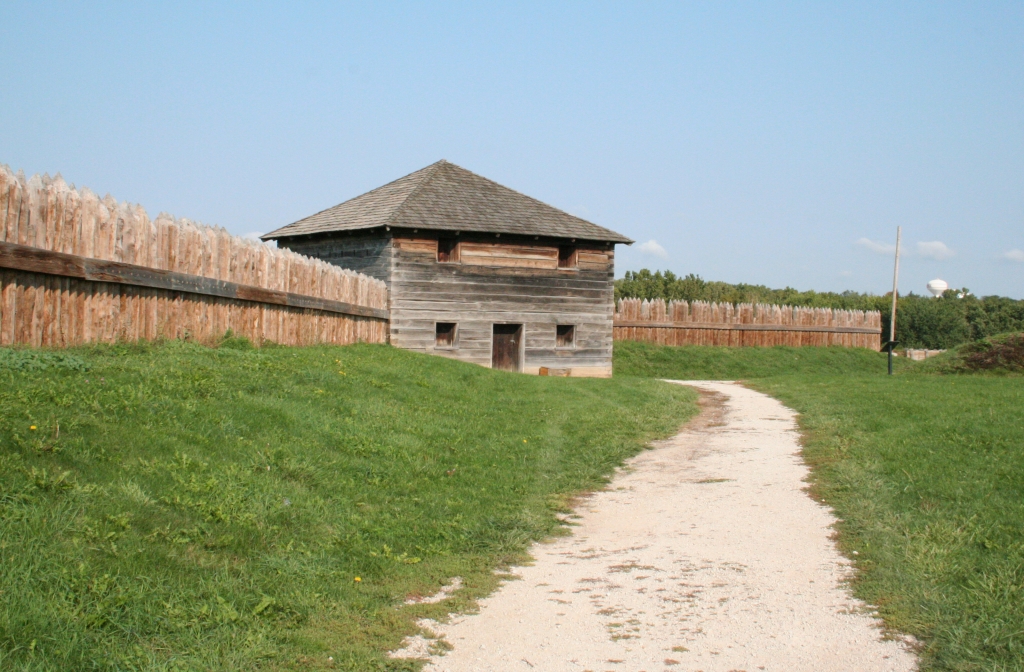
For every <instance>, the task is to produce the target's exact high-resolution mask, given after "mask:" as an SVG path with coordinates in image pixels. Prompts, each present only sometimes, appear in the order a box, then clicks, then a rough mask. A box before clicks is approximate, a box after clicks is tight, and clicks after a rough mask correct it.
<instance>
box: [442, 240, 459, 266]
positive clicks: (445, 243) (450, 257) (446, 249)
mask: <svg viewBox="0 0 1024 672" xmlns="http://www.w3.org/2000/svg"><path fill="white" fill-rule="evenodd" d="M437 260H438V261H439V262H441V263H444V264H451V263H457V262H458V261H459V241H458V240H456V239H455V238H439V239H438V241H437Z"/></svg>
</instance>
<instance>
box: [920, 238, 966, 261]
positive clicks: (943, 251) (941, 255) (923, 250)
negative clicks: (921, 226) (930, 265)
mask: <svg viewBox="0 0 1024 672" xmlns="http://www.w3.org/2000/svg"><path fill="white" fill-rule="evenodd" d="M917 253H918V254H919V255H920V256H922V257H926V258H928V259H934V260H935V261H942V260H943V259H949V258H950V257H952V256H953V255H954V254H956V253H955V252H953V250H951V249H949V247H948V246H947V245H946V244H945V243H943V242H942V241H939V240H933V241H931V242H921V243H918V244H917Z"/></svg>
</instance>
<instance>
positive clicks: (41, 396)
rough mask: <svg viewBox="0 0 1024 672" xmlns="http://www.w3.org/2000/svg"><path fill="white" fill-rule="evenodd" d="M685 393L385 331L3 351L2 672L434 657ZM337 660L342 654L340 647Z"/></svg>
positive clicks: (370, 663)
mask: <svg viewBox="0 0 1024 672" xmlns="http://www.w3.org/2000/svg"><path fill="white" fill-rule="evenodd" d="M694 398H695V395H694V394H693V393H692V392H690V391H688V390H686V389H683V388H678V387H675V386H668V385H664V384H660V383H657V382H655V381H651V380H643V379H639V378H617V379H612V380H574V379H558V378H539V377H534V376H520V375H515V374H507V373H502V372H496V371H490V370H487V369H483V368H480V367H476V366H471V365H466V364H462V363H459V362H453V361H450V360H445V359H442V358H434V357H426V356H421V355H415V354H412V353H408V352H404V351H401V350H396V349H392V348H389V347H384V346H352V347H346V348H331V347H314V348H295V349H292V348H264V349H262V350H259V351H257V350H253V349H251V348H250V347H247V343H245V342H239V341H229V342H226V343H225V344H224V345H223V346H222V347H220V348H219V349H209V348H204V347H200V346H196V345H190V344H187V343H165V344H159V345H150V346H116V347H97V348H92V349H78V350H72V351H68V352H62V353H56V352H38V351H29V350H2V349H0V411H2V412H0V669H4V670H67V669H119V670H126V669H140V670H141V669H145V670H186V669H187V670H218V669H220V670H235V669H257V668H259V669H322V668H327V669H350V670H373V669H392V670H398V669H413V667H414V666H413V665H411V664H409V663H407V662H400V661H389V660H387V659H386V658H385V657H384V656H383V652H384V651H386V650H387V649H388V648H389V647H393V646H395V645H396V644H398V642H399V641H400V639H401V637H402V636H403V635H404V634H408V633H410V632H412V631H414V630H415V626H414V625H413V622H414V620H415V619H416V618H417V617H422V616H428V615H429V616H439V615H442V614H444V613H447V611H448V610H449V609H450V608H451V607H452V605H451V604H445V605H418V606H414V607H402V608H398V606H399V605H401V603H402V601H403V600H404V599H405V598H406V597H407V596H408V595H410V594H429V593H432V592H434V591H436V590H437V589H438V588H439V587H440V586H441V585H442V584H443V583H445V582H446V581H447V580H448V579H449V578H450V577H452V576H455V575H460V576H463V577H465V583H466V586H467V587H466V589H465V590H464V591H461V592H460V595H459V596H458V597H457V598H455V599H456V601H457V602H456V606H461V607H465V606H467V604H468V600H470V599H472V598H473V597H474V596H477V595H481V594H483V593H486V592H487V591H489V590H490V589H492V588H493V586H494V583H495V581H496V579H495V576H494V574H493V573H492V570H493V569H494V568H495V567H500V566H502V565H503V564H504V563H507V562H510V561H512V560H514V559H518V558H521V557H522V554H523V551H524V549H525V548H526V545H527V544H528V543H529V542H530V541H531V540H535V539H539V538H541V537H544V536H546V535H550V534H552V533H555V532H557V530H558V529H559V526H558V521H557V518H556V515H555V514H556V512H557V511H559V510H560V509H561V508H563V507H564V505H565V502H566V497H567V496H570V495H572V494H573V493H577V492H579V491H582V490H586V489H590V488H594V487H596V486H599V485H600V484H601V483H602V482H603V480H604V479H605V478H606V477H607V476H608V475H609V473H610V472H611V471H612V469H613V468H614V467H615V466H616V465H617V464H619V463H620V462H621V460H622V459H623V458H625V457H627V456H629V455H631V454H634V453H636V452H637V451H639V450H641V449H642V447H643V446H644V444H645V443H646V442H647V441H649V440H651V439H653V438H655V437H659V436H664V435H667V434H670V433H672V432H673V431H675V430H676V429H677V428H678V427H679V426H680V425H681V424H682V423H683V422H685V421H686V420H687V419H688V418H689V417H690V416H691V415H692V414H693V413H694V412H695V410H696V405H695V403H694ZM332 659H333V660H332Z"/></svg>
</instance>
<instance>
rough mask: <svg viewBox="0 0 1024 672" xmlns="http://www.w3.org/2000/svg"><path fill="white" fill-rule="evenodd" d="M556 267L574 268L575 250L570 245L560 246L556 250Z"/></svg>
mask: <svg viewBox="0 0 1024 672" xmlns="http://www.w3.org/2000/svg"><path fill="white" fill-rule="evenodd" d="M558 267H559V268H576V248H575V247H573V246H572V245H562V246H561V247H559V248H558Z"/></svg>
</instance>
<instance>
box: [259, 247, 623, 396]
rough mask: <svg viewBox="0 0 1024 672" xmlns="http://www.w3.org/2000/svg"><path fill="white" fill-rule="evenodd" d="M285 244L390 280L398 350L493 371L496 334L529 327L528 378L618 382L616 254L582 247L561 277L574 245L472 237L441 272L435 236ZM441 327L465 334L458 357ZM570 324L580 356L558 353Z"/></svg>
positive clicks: (567, 350)
mask: <svg viewBox="0 0 1024 672" xmlns="http://www.w3.org/2000/svg"><path fill="white" fill-rule="evenodd" d="M278 242H279V244H280V245H281V246H284V247H287V248H289V249H292V250H295V251H297V252H301V253H303V254H308V255H310V256H315V257H318V258H320V259H324V260H326V261H330V262H332V263H336V264H339V265H343V266H346V267H347V268H356V269H360V270H361V271H362V272H364V273H371V274H373V275H374V276H375V277H379V278H381V279H384V280H385V281H386V282H387V283H388V288H389V291H390V306H389V309H390V314H391V325H390V339H391V344H392V345H395V346H397V347H400V348H405V349H408V350H416V351H419V352H426V353H431V354H435V355H440V356H443V357H450V358H453V359H459V360H463V361H467V362H473V363H476V364H480V365H482V366H490V365H491V348H492V342H491V339H492V333H493V331H492V330H493V325H494V324H522V325H523V327H524V340H525V344H524V353H523V354H524V359H523V371H524V372H527V373H538V372H539V371H540V369H541V367H545V368H548V369H570V375H573V376H610V375H611V370H612V368H611V367H612V313H613V309H614V288H613V284H612V283H613V279H614V278H613V265H614V251H613V248H612V246H611V245H608V244H603V243H589V244H588V243H584V242H579V243H576V244H575V245H576V249H577V253H576V262H577V263H576V267H575V268H572V269H559V268H558V250H559V244H565V243H567V241H564V240H562V241H559V240H555V239H552V240H543V239H536V238H533V237H523V236H519V237H516V236H502V237H498V236H495V235H494V234H468V233H463V234H462V235H460V236H459V237H458V246H457V248H456V250H455V252H454V256H455V257H456V258H457V259H458V261H456V262H453V263H444V262H438V260H437V246H438V237H437V234H435V233H422V232H414V231H407V230H403V231H398V230H396V231H385V230H383V229H379V230H377V231H375V232H373V233H363V232H354V233H351V234H345V233H341V232H339V233H333V234H328V235H325V236H320V237H307V238H294V239H281V240H279V241H278ZM438 322H454V323H456V324H457V325H458V327H457V332H456V336H455V344H454V346H453V347H451V348H448V347H438V346H437V344H436V332H435V327H436V324H437V323H438ZM560 324H566V325H574V326H575V339H574V341H575V343H574V346H573V347H571V348H559V347H556V343H555V341H556V338H555V333H556V326H557V325H560Z"/></svg>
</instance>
